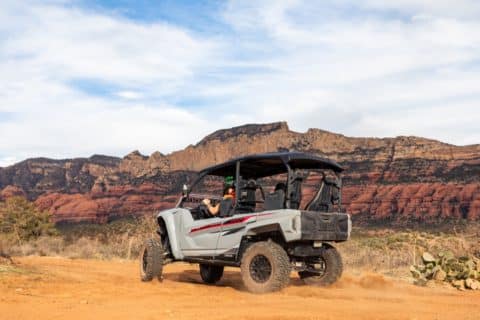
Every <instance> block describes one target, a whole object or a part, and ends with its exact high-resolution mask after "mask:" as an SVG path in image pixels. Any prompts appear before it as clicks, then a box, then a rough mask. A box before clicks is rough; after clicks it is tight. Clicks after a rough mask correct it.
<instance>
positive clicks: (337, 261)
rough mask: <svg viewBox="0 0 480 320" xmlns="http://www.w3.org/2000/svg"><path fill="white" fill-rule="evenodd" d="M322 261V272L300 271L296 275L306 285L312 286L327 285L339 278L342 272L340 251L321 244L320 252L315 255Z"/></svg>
mask: <svg viewBox="0 0 480 320" xmlns="http://www.w3.org/2000/svg"><path fill="white" fill-rule="evenodd" d="M317 258H318V259H319V260H320V262H323V264H324V267H325V269H324V270H323V273H322V274H320V275H318V273H315V272H309V271H300V272H299V273H298V275H299V276H300V278H301V279H302V280H303V282H305V283H306V284H308V285H312V286H321V287H324V286H329V285H331V284H333V283H335V282H337V280H338V279H340V277H341V275H342V272H343V263H342V257H341V256H340V253H339V252H338V251H337V249H335V248H334V247H332V246H330V245H326V244H324V245H323V249H322V253H321V255H320V256H319V257H317Z"/></svg>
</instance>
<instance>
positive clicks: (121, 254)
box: [0, 218, 480, 275]
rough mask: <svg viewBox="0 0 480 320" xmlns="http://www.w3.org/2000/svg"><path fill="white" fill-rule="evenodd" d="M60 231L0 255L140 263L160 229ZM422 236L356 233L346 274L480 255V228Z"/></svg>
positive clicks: (122, 225) (342, 246)
mask: <svg viewBox="0 0 480 320" xmlns="http://www.w3.org/2000/svg"><path fill="white" fill-rule="evenodd" d="M58 228H59V235H58V236H53V237H52V236H50V237H40V238H38V239H36V240H31V241H28V242H23V243H21V244H18V243H13V242H12V241H9V240H8V239H5V238H2V237H1V236H0V253H2V252H3V253H4V254H6V255H12V256H28V255H40V256H63V257H69V258H84V259H111V258H121V259H136V258H137V257H138V254H139V251H140V248H141V246H142V244H143V241H144V239H146V238H148V237H152V236H154V235H155V228H156V225H155V221H154V219H152V218H137V219H129V220H119V221H115V222H112V223H108V224H105V225H97V224H79V225H68V226H60V227H58ZM422 230H424V231H419V230H402V229H391V228H378V227H375V228H373V227H361V228H354V230H353V232H352V239H351V240H350V241H347V242H344V243H339V244H336V246H337V247H338V248H339V250H340V251H341V254H342V257H343V260H344V264H345V268H346V269H350V270H364V271H374V272H380V273H384V274H389V275H407V274H408V271H406V270H407V268H408V267H409V266H410V265H412V264H416V263H419V262H420V257H421V254H422V253H423V252H424V251H429V252H432V253H434V254H436V253H438V252H439V251H445V250H449V251H452V252H453V253H454V254H455V256H462V255H477V256H478V255H479V254H480V243H479V240H478V239H479V236H480V228H478V224H476V225H450V226H448V227H447V226H443V227H438V228H437V229H435V228H422ZM425 230H427V231H425ZM438 230H442V231H438Z"/></svg>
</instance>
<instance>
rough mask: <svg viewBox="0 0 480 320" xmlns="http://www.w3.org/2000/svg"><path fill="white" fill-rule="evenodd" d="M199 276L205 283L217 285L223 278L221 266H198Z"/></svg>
mask: <svg viewBox="0 0 480 320" xmlns="http://www.w3.org/2000/svg"><path fill="white" fill-rule="evenodd" d="M200 276H201V277H202V280H203V282H205V283H208V284H214V283H217V282H218V281H219V280H220V279H221V278H222V276H223V266H213V265H208V264H200Z"/></svg>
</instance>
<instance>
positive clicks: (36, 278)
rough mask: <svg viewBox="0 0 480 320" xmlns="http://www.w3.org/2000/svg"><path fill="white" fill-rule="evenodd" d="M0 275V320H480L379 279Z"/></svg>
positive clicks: (79, 272)
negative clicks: (251, 288)
mask: <svg viewBox="0 0 480 320" xmlns="http://www.w3.org/2000/svg"><path fill="white" fill-rule="evenodd" d="M17 261H18V262H19V263H20V270H16V271H10V272H0V319H2V320H4V319H5V320H7V319H8V320H10V319H11V320H21V319H35V320H41V319H72V320H73V319H116V320H120V319H229V320H231V319H368V320H374V319H472V320H473V319H480V293H479V292H459V291H456V290H454V289H450V288H435V289H432V288H419V287H415V286H413V285H410V284H408V283H406V282H403V281H395V280H391V279H389V278H384V277H382V276H381V275H376V274H366V275H357V276H353V275H349V274H348V273H347V274H346V275H345V276H344V277H343V278H342V280H341V281H340V282H339V283H338V284H337V285H335V286H334V287H332V288H314V287H308V286H304V285H302V284H301V282H300V280H299V279H298V278H297V277H296V276H294V275H293V274H292V279H291V285H290V286H289V287H288V288H287V289H285V290H284V291H282V292H279V293H273V294H267V295H253V294H250V293H247V292H245V291H244V290H243V288H242V285H241V280H240V277H239V272H238V271H237V269H227V270H226V272H225V277H224V278H223V279H222V280H221V281H220V283H219V284H218V285H217V286H208V285H204V284H202V283H201V280H200V277H199V275H198V271H197V266H194V265H187V264H176V265H175V264H174V265H169V266H167V267H166V268H165V279H164V281H163V282H162V283H160V282H158V281H153V282H150V283H142V282H140V281H139V279H138V275H137V264H136V263H135V262H132V261H98V260H69V259H64V258H47V257H27V258H20V259H17Z"/></svg>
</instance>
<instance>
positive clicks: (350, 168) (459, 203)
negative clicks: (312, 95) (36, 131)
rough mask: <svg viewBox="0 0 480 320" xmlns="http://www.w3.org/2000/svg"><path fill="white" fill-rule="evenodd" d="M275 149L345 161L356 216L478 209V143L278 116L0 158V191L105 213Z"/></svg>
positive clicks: (173, 196)
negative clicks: (126, 149) (300, 126)
mask: <svg viewBox="0 0 480 320" xmlns="http://www.w3.org/2000/svg"><path fill="white" fill-rule="evenodd" d="M279 150H297V151H305V152H311V153H315V154H318V155H321V156H325V157H329V158H332V159H334V160H336V161H338V162H339V163H341V164H342V165H343V166H344V167H345V169H346V171H345V174H344V191H343V202H344V205H345V208H346V210H347V211H348V212H349V213H351V214H352V215H354V216H355V217H356V218H357V219H359V220H363V221H394V222H406V221H427V222H429V221H442V220H444V219H446V218H453V219H470V220H478V219H479V218H480V145H471V146H454V145H450V144H446V143H442V142H439V141H435V140H430V139H425V138H419V137H395V138H356V137H346V136H344V135H341V134H336V133H331V132H328V131H324V130H320V129H309V130H308V131H307V132H305V133H299V132H295V131H292V130H290V129H289V127H288V125H287V123H285V122H280V123H271V124H260V125H256V124H250V125H245V126H240V127H236V128H231V129H225V130H219V131H216V132H214V133H212V134H210V135H209V136H207V137H205V138H204V139H202V140H201V141H200V142H198V143H197V144H196V145H190V146H188V147H187V148H185V149H183V150H180V151H176V152H173V153H171V154H168V155H164V154H161V153H160V152H155V153H153V154H152V155H150V156H144V155H142V154H140V153H139V152H138V151H134V152H132V153H130V154H128V155H127V156H125V157H124V158H116V157H107V156H99V155H95V156H92V157H90V158H76V159H67V160H52V159H46V158H37V159H28V160H25V161H22V162H20V163H17V164H15V165H13V166H10V167H6V168H0V190H1V191H0V198H5V197H9V196H12V195H25V196H27V197H28V198H29V199H31V200H34V201H36V203H37V204H38V206H40V207H41V208H43V209H47V210H50V211H51V212H52V213H53V214H54V217H55V219H56V220H57V221H84V220H90V221H97V222H105V221H108V219H111V218H113V217H118V216H125V215H130V214H138V215H140V214H147V213H152V212H154V211H156V210H159V209H162V208H166V207H170V206H172V205H173V204H174V202H175V201H176V200H177V197H178V194H179V193H180V192H181V186H182V184H183V183H184V182H185V181H186V180H187V179H188V178H191V177H192V176H193V174H194V173H193V172H194V171H197V170H200V169H202V168H204V167H206V166H209V165H213V164H216V163H220V162H223V161H225V160H228V159H230V158H233V157H237V156H241V155H245V154H252V153H262V152H271V151H279ZM307 193H308V192H307ZM305 196H306V197H308V196H309V194H306V195H305Z"/></svg>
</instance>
